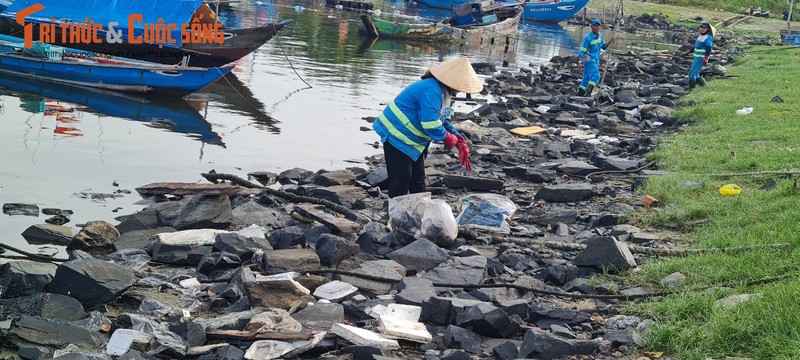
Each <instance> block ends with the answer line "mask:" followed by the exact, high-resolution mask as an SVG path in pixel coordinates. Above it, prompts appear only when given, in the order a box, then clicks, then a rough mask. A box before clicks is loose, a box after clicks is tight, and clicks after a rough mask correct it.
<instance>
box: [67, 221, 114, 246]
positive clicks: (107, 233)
mask: <svg viewBox="0 0 800 360" xmlns="http://www.w3.org/2000/svg"><path fill="white" fill-rule="evenodd" d="M119 235H120V234H119V230H117V228H116V227H114V225H111V224H109V223H107V222H105V221H89V222H87V223H86V226H84V227H83V229H81V230H80V231H78V233H77V234H75V236H74V237H73V238H72V241H70V242H69V243H68V244H67V249H70V250H72V249H78V250H92V249H111V248H112V246H113V245H114V241H115V240H117V238H119Z"/></svg>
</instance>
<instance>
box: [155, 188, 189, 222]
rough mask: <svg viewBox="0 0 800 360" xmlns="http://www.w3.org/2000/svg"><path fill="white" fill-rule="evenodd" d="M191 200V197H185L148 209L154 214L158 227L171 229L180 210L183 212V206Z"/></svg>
mask: <svg viewBox="0 0 800 360" xmlns="http://www.w3.org/2000/svg"><path fill="white" fill-rule="evenodd" d="M191 199H192V197H190V196H186V197H184V198H182V199H180V200H177V201H165V202H162V203H157V204H153V205H150V206H149V207H148V209H150V210H152V211H153V212H155V214H156V218H157V219H158V224H159V225H161V226H170V227H172V225H171V224H172V223H173V222H174V221H175V219H176V218H178V215H180V214H181V210H183V208H184V206H186V204H188V203H189V201H190V200H191Z"/></svg>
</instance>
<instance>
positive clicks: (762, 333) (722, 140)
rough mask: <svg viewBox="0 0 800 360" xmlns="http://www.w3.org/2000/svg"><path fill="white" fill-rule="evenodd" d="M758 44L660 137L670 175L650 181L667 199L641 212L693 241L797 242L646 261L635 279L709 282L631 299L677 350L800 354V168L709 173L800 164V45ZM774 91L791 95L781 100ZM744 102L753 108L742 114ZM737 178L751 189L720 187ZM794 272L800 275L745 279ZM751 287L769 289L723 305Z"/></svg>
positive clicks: (693, 98)
mask: <svg viewBox="0 0 800 360" xmlns="http://www.w3.org/2000/svg"><path fill="white" fill-rule="evenodd" d="M750 51H751V53H750V55H749V56H746V57H743V58H741V59H739V60H740V64H739V66H735V67H729V68H728V74H729V75H733V76H734V77H732V78H729V79H716V80H712V81H709V84H708V86H706V87H704V88H697V89H695V91H693V92H692V93H691V94H689V95H688V96H686V97H684V98H683V99H682V104H683V105H684V108H683V109H682V110H681V111H679V112H678V116H679V117H680V118H681V119H682V120H683V121H684V122H685V123H686V125H685V126H684V127H683V128H682V129H681V131H680V132H678V133H677V134H674V135H670V136H668V137H666V138H663V139H661V143H660V145H659V147H658V149H657V150H656V151H655V152H653V153H652V154H651V155H650V159H652V160H657V161H658V164H659V166H660V167H661V168H662V169H663V170H667V171H668V172H669V173H670V175H667V176H661V177H656V178H652V179H650V180H649V181H648V183H647V185H646V187H645V189H644V192H645V193H647V194H651V195H653V196H655V197H657V198H658V199H660V200H661V201H662V204H661V206H659V207H658V208H655V209H649V210H647V211H646V212H642V213H639V214H638V215H637V216H638V218H637V220H639V221H641V222H643V223H645V224H646V225H650V226H655V227H665V228H670V229H679V230H682V231H685V232H686V233H685V234H684V237H683V241H684V242H685V244H683V245H684V246H686V247H694V248H720V247H736V246H745V245H757V244H776V243H788V244H791V245H792V247H791V248H789V249H783V250H767V249H761V250H756V251H752V252H747V253H739V254H707V255H695V256H689V257H685V258H677V259H648V260H647V264H646V265H645V266H644V267H643V269H642V271H640V272H638V273H635V274H629V277H628V278H627V279H626V281H628V282H632V283H641V284H649V285H651V286H655V287H658V281H659V280H660V279H662V278H664V277H665V276H667V275H669V274H671V273H673V272H681V273H683V274H684V275H686V276H687V278H688V279H687V283H686V284H685V287H686V289H697V288H700V289H703V290H702V291H686V292H684V293H682V294H680V295H674V296H670V297H668V298H664V299H658V300H657V301H653V302H644V303H638V304H633V305H631V307H630V311H631V312H632V313H634V314H640V315H643V316H644V317H646V318H651V319H654V320H656V321H657V325H656V326H655V327H654V328H653V330H652V331H651V332H649V333H647V334H646V338H647V339H648V341H649V345H648V350H653V351H666V352H667V354H668V355H669V356H673V357H676V358H679V359H704V358H706V357H712V358H723V357H725V356H742V357H749V358H754V359H791V358H794V359H796V358H800V302H799V301H797V299H798V298H800V262H799V261H797V259H800V246H798V245H800V189H795V188H794V178H798V179H800V175H794V178H785V177H781V176H777V175H754V176H736V177H729V178H724V177H718V176H712V175H708V174H718V173H742V172H760V171H775V170H783V169H798V170H800V118H799V117H798V116H797V114H800V86H798V85H796V83H797V81H798V80H800V66H798V64H800V48H777V47H773V48H768V47H757V48H752V49H750ZM774 96H780V97H781V98H782V99H783V100H784V101H785V102H784V103H773V102H771V100H772V98H773V97H774ZM690 103H693V104H696V105H694V106H689V105H688V104H690ZM743 107H753V108H754V111H753V113H751V114H749V115H744V116H741V115H736V113H735V112H736V110H737V109H740V108H743ZM769 179H773V180H775V181H777V183H778V187H777V189H774V190H771V191H765V190H759V189H758V188H759V187H761V186H762V185H764V184H765V183H766V182H767V180H769ZM687 182H693V183H694V185H695V186H690V185H692V184H690V183H687ZM696 183H701V184H702V185H700V186H699V187H698V186H696ZM730 183H735V184H737V185H739V186H740V187H742V189H743V191H742V194H741V195H738V196H730V197H726V196H722V195H720V194H719V191H718V188H719V187H720V186H722V185H724V184H730ZM787 274H790V275H792V274H793V275H794V276H791V277H790V278H789V279H791V280H788V279H784V280H781V281H777V282H771V283H768V284H763V285H756V286H750V287H745V284H747V283H748V282H750V281H754V280H757V279H761V278H767V277H778V276H783V275H787ZM742 293H759V294H762V296H761V297H759V298H756V299H754V300H751V301H748V302H745V303H743V304H740V305H739V306H737V307H736V308H734V309H729V310H725V309H720V308H719V307H717V306H715V305H714V304H715V301H717V300H719V299H721V298H724V297H726V296H728V295H732V294H742Z"/></svg>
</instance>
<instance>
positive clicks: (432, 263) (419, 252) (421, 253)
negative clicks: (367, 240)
mask: <svg viewBox="0 0 800 360" xmlns="http://www.w3.org/2000/svg"><path fill="white" fill-rule="evenodd" d="M386 257H387V258H389V259H391V260H394V261H397V263H399V264H400V265H403V266H405V267H406V269H407V270H416V271H427V270H430V269H432V268H434V267H436V266H437V265H439V264H441V263H443V262H445V261H446V260H447V259H449V258H450V257H449V256H448V255H447V252H446V251H444V249H442V248H440V247H439V246H438V245H436V244H434V243H433V242H432V241H430V240H428V239H419V240H416V241H414V242H412V243H411V244H408V245H406V246H404V247H402V248H400V249H397V250H395V251H392V252H390V253H388V254H386Z"/></svg>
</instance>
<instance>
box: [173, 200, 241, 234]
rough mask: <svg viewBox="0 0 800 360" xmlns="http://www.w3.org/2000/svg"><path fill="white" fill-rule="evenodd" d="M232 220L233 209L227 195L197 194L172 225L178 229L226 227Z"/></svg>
mask: <svg viewBox="0 0 800 360" xmlns="http://www.w3.org/2000/svg"><path fill="white" fill-rule="evenodd" d="M232 222H233V210H232V209H231V200H230V198H229V197H228V196H227V195H195V196H194V197H192V198H191V200H189V202H188V203H186V206H184V207H183V208H182V209H181V211H180V213H179V214H178V216H177V217H176V218H175V219H174V220H173V221H172V223H171V225H172V227H174V228H175V229H178V230H187V229H225V228H227V227H228V226H230V225H231V224H232Z"/></svg>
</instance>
